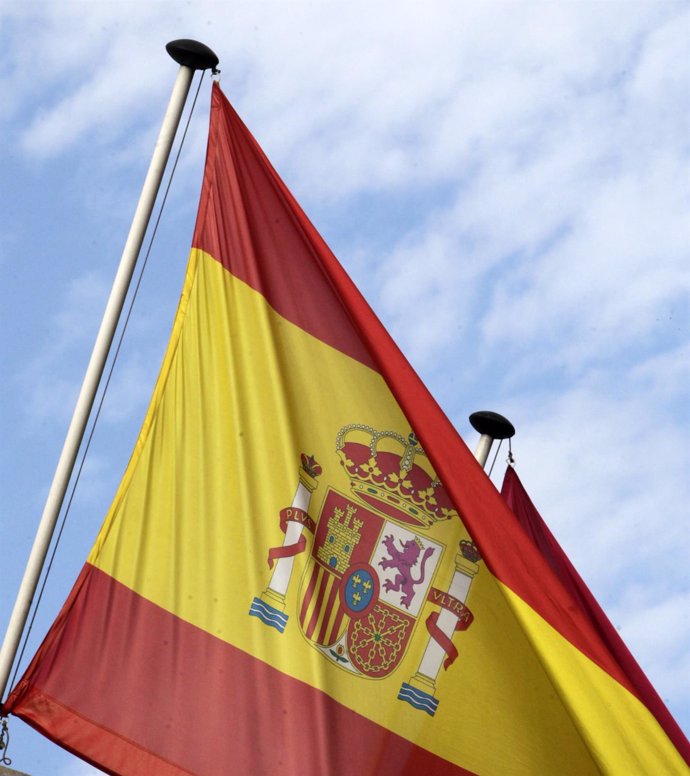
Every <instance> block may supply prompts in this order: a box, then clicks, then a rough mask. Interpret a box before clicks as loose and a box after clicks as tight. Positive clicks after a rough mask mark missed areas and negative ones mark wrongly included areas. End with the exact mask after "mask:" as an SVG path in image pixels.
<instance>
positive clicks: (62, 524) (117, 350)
mask: <svg viewBox="0 0 690 776" xmlns="http://www.w3.org/2000/svg"><path fill="white" fill-rule="evenodd" d="M203 79H204V71H202V73H201V78H200V79H199V85H198V86H197V90H196V93H195V95H194V100H193V101H192V107H191V109H190V111H189V115H188V117H187V122H186V124H185V127H184V132H183V133H182V138H181V140H180V144H179V146H178V149H177V153H176V155H175V158H174V161H173V166H172V169H171V171H170V175H169V177H168V182H167V185H166V187H165V191H164V193H163V199H162V201H161V205H160V208H159V209H158V214H157V216H156V219H155V221H154V225H153V230H152V231H151V236H150V238H149V242H148V246H147V249H146V252H145V254H144V259H143V262H142V264H141V269H140V271H139V274H138V277H137V280H136V283H135V285H134V291H133V292H132V295H131V299H130V302H129V306H128V308H127V312H126V314H125V317H124V322H123V324H122V327H121V330H120V335H119V339H118V341H117V345H116V347H115V352H114V355H113V357H112V359H111V362H110V367H109V369H108V373H107V376H106V380H105V383H104V384H103V389H102V391H101V394H100V398H99V401H98V403H97V406H96V412H95V414H94V418H93V422H92V424H91V428H90V430H89V433H88V435H87V437H86V444H85V445H84V451H83V453H82V456H81V460H80V462H79V466H78V467H77V471H76V476H75V478H74V482H73V484H72V488H71V490H70V494H69V498H68V499H67V505H66V507H65V509H64V512H63V515H62V520H61V521H60V526H59V528H58V532H57V536H56V538H55V542H54V543H53V548H52V551H51V553H50V558H49V560H48V563H47V564H46V570H45V573H44V575H43V580H42V582H41V586H40V589H39V592H38V597H37V598H36V603H35V604H34V605H33V611H32V614H31V618H30V619H29V624H28V627H27V628H26V630H25V632H24V635H23V639H22V646H21V649H20V651H19V657H18V658H17V660H16V661H15V666H14V671H13V673H12V679H11V681H10V685H9V686H10V688H12V687H14V683H15V680H16V678H17V674H18V672H19V666H20V665H21V662H22V659H23V657H24V652H25V650H26V646H27V644H28V641H29V637H30V635H31V630H32V628H33V626H34V621H35V619H36V615H37V613H38V608H39V606H40V605H41V600H42V598H43V593H44V591H45V588H46V583H47V582H48V577H49V576H50V571H51V569H52V567H53V561H54V560H55V556H56V554H57V549H58V546H59V544H60V539H61V538H62V533H63V530H64V528H65V524H66V522H67V516H68V515H69V512H70V508H71V506H72V502H73V500H74V495H75V492H76V489H77V485H78V484H79V479H80V477H81V473H82V470H83V468H84V464H85V462H86V456H87V454H88V452H89V448H90V446H91V441H92V439H93V436H94V433H95V430H96V425H97V423H98V419H99V417H100V414H101V410H102V408H103V404H104V401H105V396H106V394H107V392H108V387H109V385H110V381H111V379H112V376H113V372H114V369H115V364H116V363H117V359H118V356H119V354H120V350H121V348H122V343H123V341H124V337H125V332H126V331H127V326H128V324H129V320H130V318H131V316H132V311H133V309H134V303H135V302H136V299H137V295H138V293H139V288H140V287H141V283H142V280H143V277H144V272H145V270H146V265H147V264H148V260H149V256H150V255H151V250H152V248H153V243H154V240H155V238H156V234H157V233H158V227H159V225H160V222H161V218H162V216H163V210H164V208H165V204H166V202H167V200H168V195H169V193H170V188H171V185H172V182H173V178H174V176H175V171H176V170H177V165H178V162H179V161H180V156H181V154H182V148H183V147H184V143H185V139H186V138H187V132H188V130H189V126H190V124H191V120H192V116H193V115H194V108H195V107H196V103H197V99H198V97H199V92H200V91H201V85H202V83H203Z"/></svg>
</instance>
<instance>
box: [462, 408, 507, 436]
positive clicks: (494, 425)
mask: <svg viewBox="0 0 690 776" xmlns="http://www.w3.org/2000/svg"><path fill="white" fill-rule="evenodd" d="M470 423H471V424H472V428H473V429H474V430H475V431H477V432H479V433H480V434H486V435H487V436H490V437H491V438H492V439H510V438H511V437H513V436H515V427H514V426H513V424H512V423H511V422H510V421H509V420H508V418H504V417H503V415H499V414H498V413H497V412H489V411H488V410H481V411H480V412H473V413H472V414H471V415H470Z"/></svg>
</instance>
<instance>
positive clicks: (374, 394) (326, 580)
mask: <svg viewBox="0 0 690 776" xmlns="http://www.w3.org/2000/svg"><path fill="white" fill-rule="evenodd" d="M620 654H621V653H620V652H619V651H616V650H613V651H612V649H611V643H610V640H609V639H608V637H607V634H606V632H605V631H603V630H602V628H601V627H600V626H599V625H598V623H597V621H596V618H594V619H593V618H592V614H591V609H588V608H587V607H586V606H584V605H583V602H582V600H581V598H579V597H578V594H577V590H574V589H573V587H572V585H570V584H569V583H568V581H567V580H566V581H564V578H563V574H562V570H561V568H560V567H558V566H554V564H553V563H552V562H550V561H549V558H548V555H547V554H545V551H544V548H543V547H542V546H540V545H538V544H536V543H535V542H534V540H533V538H532V537H530V535H529V534H528V532H527V531H526V530H525V528H524V527H523V525H521V524H520V522H519V521H518V520H516V518H515V515H514V514H513V512H512V511H511V510H510V509H509V508H508V506H506V503H505V502H504V500H503V499H502V498H501V495H500V494H499V493H498V492H497V491H496V490H495V488H494V487H493V485H492V484H491V483H490V481H489V480H488V478H487V477H486V475H485V474H484V472H483V471H482V470H481V468H480V467H479V465H478V464H477V463H476V461H475V460H474V458H473V456H472V454H471V453H470V452H469V450H468V449H467V448H466V446H465V445H464V443H463V442H462V440H461V439H460V437H459V436H458V434H457V432H456V431H455V430H454V428H453V426H452V424H451V423H450V422H449V421H448V419H447V418H446V417H445V415H444V414H443V412H442V411H441V409H440V408H439V407H438V405H437V404H436V402H435V401H434V400H433V398H432V397H431V396H430V394H429V393H428V391H427V390H426V388H425V387H424V385H423V384H422V383H421V381H420V380H419V378H418V377H417V375H416V374H415V373H414V371H413V370H412V368H411V367H410V365H409V364H408V363H407V361H406V360H405V358H404V357H403V355H402V354H401V353H400V351H399V350H398V348H397V347H396V345H395V343H394V342H393V341H392V340H391V338H390V337H389V335H388V334H387V333H386V331H385V329H384V328H383V326H382V325H381V324H380V322H379V321H378V320H377V318H376V317H375V315H374V313H373V312H372V311H371V309H370V308H369V306H368V305H367V303H366V302H365V301H364V299H363V297H362V296H361V294H360V293H359V292H358V291H357V289H356V288H355V286H354V285H353V284H352V282H351V281H350V279H349V278H348V276H347V275H346V273H345V272H344V270H343V269H342V267H341V266H340V265H339V264H338V262H337V260H336V259H335V257H334V256H333V255H332V253H331V252H330V250H329V249H328V247H327V246H326V244H325V243H324V241H323V240H322V238H321V237H320V236H319V234H318V233H317V232H316V230H315V229H314V227H313V225H312V224H311V223H310V222H309V220H308V219H307V217H306V216H305V215H304V213H303V212H302V210H301V208H300V207H299V205H298V204H297V203H296V202H295V200H294V198H293V197H292V195H291V194H290V192H289V191H288V190H287V188H286V187H285V185H284V183H283V182H282V181H281V179H280V178H279V177H278V175H277V174H276V172H275V171H274V170H273V168H272V167H271V165H270V163H269V162H268V160H267V159H266V157H265V155H264V154H263V152H262V151H261V149H260V148H259V146H258V145H257V143H256V141H255V140H254V138H253V137H252V136H251V134H250V133H249V132H248V130H247V129H246V127H245V126H244V125H243V123H242V122H241V120H240V119H239V117H238V116H237V114H236V113H235V112H234V110H233V108H232V107H231V106H230V104H229V103H228V101H227V100H226V98H225V97H224V95H223V94H222V92H221V90H220V88H219V87H218V86H217V85H214V87H213V94H212V108H211V121H210V130H209V141H208V150H207V158H206V167H205V172H204V181H203V186H202V193H201V200H200V205H199V214H198V218H197V224H196V228H195V232H194V237H193V247H192V251H191V255H190V260H189V265H188V269H187V274H186V278H185V285H184V289H183V293H182V297H181V301H180V305H179V307H178V311H177V315H176V318H175V322H174V326H173V332H172V336H171V339H170V343H169V345H168V349H167V352H166V355H165V359H164V363H163V366H162V368H161V372H160V375H159V378H158V382H157V384H156V388H155V391H154V395H153V397H152V400H151V404H150V406H149V409H148V412H147V414H146V417H145V420H144V423H143V426H142V430H141V432H140V435H139V438H138V440H137V443H136V446H135V450H134V453H133V455H132V458H131V460H130V462H129V465H128V467H127V469H126V471H125V474H124V476H123V479H122V482H121V484H120V487H119V489H118V491H117V494H116V496H115V499H114V501H113V504H112V505H111V507H110V510H109V511H108V514H107V516H106V519H105V522H104V524H103V527H102V529H101V531H100V533H99V535H98V537H97V540H96V543H95V546H94V548H93V550H92V552H91V554H90V556H89V558H88V560H87V563H86V565H85V566H84V569H83V570H82V573H81V575H80V577H79V580H78V581H77V583H76V585H75V587H74V589H73V590H72V593H71V594H70V596H69V599H68V601H67V602H66V604H65V606H64V607H63V609H62V611H61V613H60V616H59V617H58V619H57V621H56V622H55V624H54V625H53V627H52V628H51V630H50V631H49V633H48V635H47V637H46V639H45V641H44V642H43V644H42V646H41V648H40V649H39V651H38V653H37V655H36V656H35V658H34V660H33V661H32V663H31V665H30V666H29V668H28V669H27V671H26V673H25V674H24V676H23V677H22V679H21V681H20V682H19V684H18V685H17V686H16V687H15V688H14V689H13V691H12V693H11V695H10V697H9V698H8V700H7V702H6V703H5V706H4V708H3V710H4V711H5V712H10V713H13V714H16V715H18V716H20V717H22V718H23V719H25V720H26V721H27V722H29V724H31V725H33V726H34V727H36V728H37V729H38V730H40V731H41V732H43V733H44V734H45V735H47V736H48V737H50V738H52V739H53V740H54V741H56V742H57V743H59V744H60V745H62V746H64V747H66V748H67V749H70V750H71V751H73V752H75V753H77V754H79V755H80V756H81V757H83V758H85V759H87V760H89V761H90V762H92V763H94V764H96V765H98V766H99V767H101V768H103V769H104V770H105V771H106V772H108V773H113V774H132V775H133V776H139V775H141V776H143V775H144V774H146V776H178V775H181V774H198V775H199V776H202V775H203V776H214V775H215V774H218V775H220V774H229V773H247V774H269V773H274V772H280V773H284V774H288V775H289V774H297V773H299V774H308V775H310V774H314V776H317V774H318V775H321V774H338V776H348V775H349V774H353V775H354V774H358V776H366V775H367V774H372V776H373V774H377V775H378V774H384V775H388V774H390V776H394V775H398V774H410V775H411V774H419V773H424V774H431V775H433V774H439V775H441V774H515V775H516V776H518V775H521V774H525V775H528V774H554V773H558V774H563V775H564V776H568V775H569V774H572V776H587V775H588V774H603V773H606V774H621V775H623V774H625V776H629V774H662V773H663V774H670V775H672V774H684V773H688V761H689V759H690V758H689V757H688V754H687V749H684V748H683V747H684V746H685V745H686V743H687V742H685V744H684V743H683V740H681V738H682V734H680V736H681V737H680V738H679V737H678V736H677V735H674V734H673V732H671V733H669V730H670V727H669V725H668V724H666V723H667V722H668V719H667V718H662V717H663V715H660V714H659V713H658V708H657V707H656V706H655V705H654V703H651V704H650V701H649V697H650V696H649V695H648V694H647V693H646V692H642V691H641V690H640V684H639V682H638V679H637V676H636V675H633V676H631V675H630V674H629V671H628V664H627V663H626V661H625V660H622V659H621V658H620ZM660 723H661V724H660Z"/></svg>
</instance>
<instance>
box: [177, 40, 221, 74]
mask: <svg viewBox="0 0 690 776" xmlns="http://www.w3.org/2000/svg"><path fill="white" fill-rule="evenodd" d="M165 50H166V51H167V52H168V54H170V56H171V57H172V58H173V59H174V60H175V62H177V64H178V65H184V66H185V67H191V68H192V70H208V69H209V68H211V69H212V70H215V69H216V67H217V66H218V57H217V56H216V55H215V53H214V52H213V51H211V49H210V48H209V47H208V46H204V44H203V43H199V41H197V40H187V39H186V38H182V39H180V40H171V41H170V43H168V44H167V45H166V47H165Z"/></svg>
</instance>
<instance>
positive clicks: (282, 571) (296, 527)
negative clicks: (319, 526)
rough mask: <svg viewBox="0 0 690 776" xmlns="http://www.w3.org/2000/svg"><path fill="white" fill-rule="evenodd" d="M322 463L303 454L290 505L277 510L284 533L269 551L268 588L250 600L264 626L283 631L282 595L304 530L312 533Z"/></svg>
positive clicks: (302, 542)
mask: <svg viewBox="0 0 690 776" xmlns="http://www.w3.org/2000/svg"><path fill="white" fill-rule="evenodd" d="M321 472H322V469H321V466H319V464H318V463H317V462H316V460H315V459H314V458H313V456H307V455H304V454H302V464H301V466H300V470H299V484H298V485H297V490H296V492H295V496H294V498H293V499H292V504H291V505H290V506H289V507H287V508H285V509H282V510H281V511H280V528H281V530H282V531H283V533H284V534H285V536H284V538H283V544H282V545H281V546H280V547H272V548H271V549H270V550H269V551H268V565H269V567H270V568H272V569H273V574H272V575H271V580H270V582H269V583H268V587H267V588H266V589H265V590H264V592H263V593H262V594H261V595H260V596H256V597H255V598H254V600H253V601H252V605H251V607H250V609H249V614H250V615H252V616H254V617H258V618H259V619H260V620H261V621H262V622H263V623H264V624H265V625H269V626H271V627H273V628H276V629H277V630H279V631H280V632H281V633H282V632H283V631H284V630H285V626H286V624H287V621H288V615H287V614H286V613H285V596H286V594H287V590H288V587H289V585H290V579H291V577H292V568H293V565H294V562H295V555H299V553H301V552H304V550H305V549H306V546H307V540H306V539H305V537H304V535H303V533H304V529H305V528H306V529H307V530H309V531H311V532H312V533H313V532H314V528H315V524H314V521H313V520H312V518H311V517H310V516H309V513H308V509H309V502H310V500H311V495H312V493H313V492H314V491H315V490H316V488H317V486H318V482H317V477H318V476H319V475H320V474H321Z"/></svg>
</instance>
